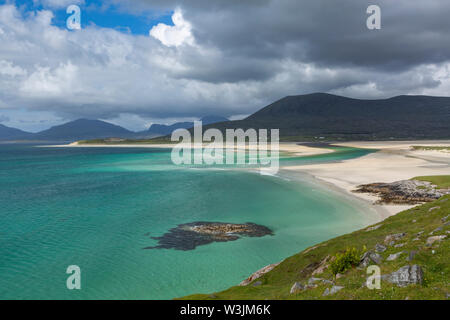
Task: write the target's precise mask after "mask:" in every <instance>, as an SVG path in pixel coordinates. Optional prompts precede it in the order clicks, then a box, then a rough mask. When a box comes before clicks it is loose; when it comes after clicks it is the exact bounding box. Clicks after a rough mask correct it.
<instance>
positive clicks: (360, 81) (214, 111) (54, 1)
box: [0, 0, 450, 131]
mask: <svg viewBox="0 0 450 320" xmlns="http://www.w3.org/2000/svg"><path fill="white" fill-rule="evenodd" d="M70 4H78V5H79V6H80V8H81V24H82V28H81V30H75V31H73V30H68V29H67V27H66V21H65V20H66V19H67V17H68V16H69V15H68V14H66V8H67V6H68V5H70ZM370 4H377V5H379V6H380V8H381V15H382V20H381V29H380V30H369V29H368V28H367V27H366V19H367V17H368V16H369V15H368V14H367V13H366V9H367V7H368V6H369V5H370ZM449 14H450V1H448V0H427V1H423V0H395V1H394V0H377V1H366V0H240V1H237V0H236V1H235V0H186V1H181V0H148V1H147V0H112V1H104V2H103V3H102V2H101V1H98V0H95V1H89V0H24V1H1V0H0V43H1V45H0V123H3V124H5V125H9V126H14V127H19V128H22V129H25V130H30V131H38V130H41V129H46V128H48V127H50V126H52V125H55V124H59V123H62V122H65V121H68V120H73V119H77V118H82V117H83V118H99V119H104V120H107V121H111V122H113V123H117V124H120V125H123V126H124V127H126V128H128V129H132V130H142V129H144V128H145V127H148V126H149V125H150V124H151V123H152V122H159V123H171V122H174V121H177V120H187V119H195V118H198V117H201V116H204V115H222V116H227V117H233V118H239V117H242V116H243V115H247V114H250V113H252V112H254V111H256V110H258V109H260V108H262V107H264V106H265V105H267V104H269V103H271V102H273V101H275V100H278V99H280V98H282V97H284V96H286V95H296V94H305V93H311V92H329V93H336V94H342V95H346V96H350V97H357V98H382V97H390V96H395V95H400V94H428V95H446V96H449V95H450V77H449V75H450V36H449V35H450V18H449Z"/></svg>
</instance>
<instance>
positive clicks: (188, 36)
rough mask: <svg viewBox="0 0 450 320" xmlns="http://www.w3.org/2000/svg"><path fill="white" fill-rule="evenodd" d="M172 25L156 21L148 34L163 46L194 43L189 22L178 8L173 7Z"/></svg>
mask: <svg viewBox="0 0 450 320" xmlns="http://www.w3.org/2000/svg"><path fill="white" fill-rule="evenodd" d="M172 21H173V24H174V25H173V26H169V25H167V24H164V23H158V24H157V25H156V26H154V27H153V28H152V29H151V30H150V35H151V36H152V37H153V38H155V39H158V40H159V41H161V42H162V43H163V44H164V45H165V46H168V47H172V46H175V47H178V46H181V45H183V44H190V45H192V44H193V43H194V37H193V35H192V32H191V29H192V26H191V24H190V23H189V22H188V21H186V20H184V18H183V14H182V12H181V9H180V8H177V9H175V12H174V13H173V15H172Z"/></svg>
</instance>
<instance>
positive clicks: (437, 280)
mask: <svg viewBox="0 0 450 320" xmlns="http://www.w3.org/2000/svg"><path fill="white" fill-rule="evenodd" d="M442 179H444V180H445V181H444V180H442ZM442 179H441V180H440V181H439V182H440V183H441V184H443V183H448V182H449V180H450V177H449V176H446V177H444V178H442ZM449 215H450V195H446V196H444V197H442V198H440V199H438V200H436V201H434V202H430V203H426V204H423V205H421V206H418V207H415V208H412V209H410V210H406V211H403V212H401V213H399V214H397V215H395V216H392V217H389V218H387V219H386V220H384V221H382V222H380V223H378V224H376V225H374V226H372V227H369V228H365V229H362V230H359V231H356V232H353V233H350V234H346V235H343V236H340V237H338V238H335V239H331V240H328V241H326V242H323V243H321V244H319V245H316V246H314V247H311V248H309V249H306V250H304V251H302V252H300V253H298V254H296V255H294V256H292V257H289V258H287V259H285V260H284V261H283V262H282V263H281V264H279V265H278V266H277V267H275V268H274V269H273V270H272V271H270V272H268V273H266V274H264V275H263V276H262V277H260V278H258V279H256V280H254V281H253V282H252V283H250V284H249V285H247V286H235V287H231V288H229V289H227V290H225V291H222V292H218V293H213V294H194V295H191V296H187V297H184V298H183V299H224V300H227V299H261V300H264V299H388V300H389V299H402V300H403V299H448V297H449V294H450V286H449V279H450V265H449V261H450V242H449V241H448V233H449V232H450V223H449V222H450V216H449ZM403 233H404V235H403V236H402V234H403ZM393 235H394V236H393ZM395 235H397V238H398V239H397V240H395ZM389 236H390V238H392V239H389V238H387V237H389ZM436 236H442V237H441V238H434V239H435V241H434V242H433V243H430V242H431V240H432V239H433V238H430V237H436ZM430 239H431V240H430ZM436 239H438V240H436ZM427 241H428V243H427ZM377 244H378V245H377ZM375 245H377V248H378V249H380V248H381V249H382V246H385V247H386V250H385V251H384V252H381V250H380V251H376V250H375ZM380 245H381V246H380ZM349 249H350V251H349V253H350V254H348V255H346V256H345V252H346V251H347V250H349ZM352 249H353V253H354V254H353V255H352V254H351V253H352V251H351V250H352ZM355 252H356V261H357V262H355V258H354V256H355ZM365 252H372V253H377V254H378V255H379V257H381V262H380V261H378V266H379V267H380V269H381V274H382V275H385V276H386V275H388V274H391V273H392V272H395V271H397V270H399V269H400V268H402V267H404V266H413V265H417V266H419V267H420V269H421V270H422V271H423V281H421V283H420V284H410V285H407V286H404V287H401V286H398V285H397V284H393V283H390V282H388V281H386V279H383V280H382V281H381V289H373V290H370V289H368V288H367V287H366V286H365V283H366V278H367V277H368V274H367V270H366V267H362V266H361V265H359V261H360V257H361V256H362V255H363V254H364V253H365ZM399 252H402V253H401V254H399V255H398V257H397V258H396V259H394V260H392V261H388V259H387V258H388V257H389V256H390V255H393V254H396V253H399ZM339 256H340V257H339ZM352 256H353V259H352ZM336 257H339V258H336ZM345 258H349V259H347V266H348V269H347V270H346V271H341V272H342V274H340V275H338V277H335V275H334V273H333V271H332V269H333V268H337V269H339V267H345V262H346V261H345ZM375 260H376V259H375ZM339 262H340V263H339ZM352 264H353V265H352ZM370 264H375V262H374V261H373V260H372V261H370ZM321 266H322V267H323V266H325V267H327V268H326V269H325V270H324V271H323V273H319V274H315V275H314V276H313V275H312V273H313V271H314V270H317V269H318V268H319V267H321ZM255 271H256V270H255ZM313 277H315V278H320V279H322V280H315V283H314V284H312V282H314V281H313V280H311V278H313ZM295 282H298V283H299V284H300V286H306V285H307V284H308V283H311V285H310V287H309V288H306V289H303V290H300V291H298V292H297V293H294V294H291V293H290V290H291V288H292V286H293V284H294V283H295ZM333 286H340V287H343V288H342V289H341V290H339V291H338V292H337V293H334V294H330V295H326V296H324V295H323V294H324V292H325V291H326V290H327V289H330V288H332V287H333Z"/></svg>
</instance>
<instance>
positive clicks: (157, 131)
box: [146, 116, 229, 136]
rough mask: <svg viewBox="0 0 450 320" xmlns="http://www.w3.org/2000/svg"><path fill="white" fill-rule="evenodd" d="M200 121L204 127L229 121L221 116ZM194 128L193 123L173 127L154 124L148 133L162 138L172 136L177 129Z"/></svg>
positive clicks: (178, 124) (180, 123)
mask: <svg viewBox="0 0 450 320" xmlns="http://www.w3.org/2000/svg"><path fill="white" fill-rule="evenodd" d="M200 120H201V121H202V125H208V124H213V123H218V122H225V121H229V120H228V119H227V118H225V117H219V116H206V117H203V118H201V119H200ZM192 127H194V123H193V122H177V123H174V124H172V125H164V124H152V125H151V126H150V128H149V129H148V130H147V131H146V132H147V133H149V134H153V135H159V136H162V135H167V134H171V133H172V132H173V131H175V130H176V129H189V128H192Z"/></svg>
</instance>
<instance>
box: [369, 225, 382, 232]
mask: <svg viewBox="0 0 450 320" xmlns="http://www.w3.org/2000/svg"><path fill="white" fill-rule="evenodd" d="M381 226H382V224H378V225H376V226H373V227H369V228H367V229H366V232H369V231H373V230H377V229H378V228H379V227H381Z"/></svg>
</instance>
